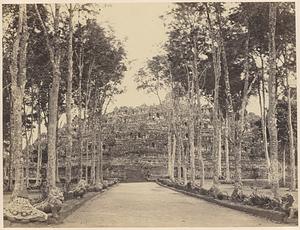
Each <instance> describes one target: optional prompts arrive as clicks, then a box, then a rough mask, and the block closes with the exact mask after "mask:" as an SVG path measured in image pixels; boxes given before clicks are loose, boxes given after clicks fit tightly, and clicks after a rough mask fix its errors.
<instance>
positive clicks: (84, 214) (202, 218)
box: [55, 182, 288, 228]
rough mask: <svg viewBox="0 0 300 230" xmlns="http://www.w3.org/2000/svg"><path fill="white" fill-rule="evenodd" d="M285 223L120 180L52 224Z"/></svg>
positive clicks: (131, 225) (75, 225) (232, 225)
mask: <svg viewBox="0 0 300 230" xmlns="http://www.w3.org/2000/svg"><path fill="white" fill-rule="evenodd" d="M259 226H262V227H263V226H265V227H267V226H288V225H284V224H278V223H275V222H272V221H269V220H266V219H263V218H260V217H255V216H252V215H249V214H247V213H244V212H239V211H236V210H232V209H229V208H225V207H220V206H218V205H216V204H212V203H209V202H206V201H204V200H201V199H197V198H194V197H190V196H187V195H184V194H181V193H178V192H175V191H173V190H170V189H167V188H164V187H161V186H159V185H157V184H156V183H153V182H148V183H121V184H119V185H117V186H116V187H113V188H112V189H111V190H109V191H107V192H106V193H103V194H101V195H99V196H96V197H94V198H93V199H91V200H90V201H88V202H86V203H85V204H84V205H83V206H82V207H80V208H79V209H77V210H76V211H75V212H73V213H72V214H71V215H70V216H69V217H67V218H66V219H65V220H64V223H63V224H61V225H58V226H55V227H82V228H83V227H259Z"/></svg>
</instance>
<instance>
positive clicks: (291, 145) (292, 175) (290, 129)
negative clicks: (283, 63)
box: [286, 76, 296, 191]
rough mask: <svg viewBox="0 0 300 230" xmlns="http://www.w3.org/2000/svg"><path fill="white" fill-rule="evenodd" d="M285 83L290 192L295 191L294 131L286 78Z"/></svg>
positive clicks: (289, 92)
mask: <svg viewBox="0 0 300 230" xmlns="http://www.w3.org/2000/svg"><path fill="white" fill-rule="evenodd" d="M286 81H287V91H288V93H287V100H288V133H289V153H290V178H291V182H290V190H291V191H295V189H296V166H295V163H296V162H295V146H294V130H293V126H292V104H291V88H290V84H289V79H288V76H286Z"/></svg>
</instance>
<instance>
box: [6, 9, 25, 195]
mask: <svg viewBox="0 0 300 230" xmlns="http://www.w3.org/2000/svg"><path fill="white" fill-rule="evenodd" d="M28 37H29V33H28V27H27V9H26V5H25V4H22V5H19V19H18V29H17V35H16V38H15V40H14V43H13V50H12V62H11V65H10V74H11V100H12V121H13V122H12V124H13V126H12V127H11V137H12V138H11V150H12V152H11V153H13V154H14V166H15V186H14V190H13V194H12V198H15V197H17V196H19V195H21V193H22V192H23V190H26V187H25V186H24V173H23V168H24V156H23V153H22V103H23V97H24V89H25V83H26V57H27V45H28Z"/></svg>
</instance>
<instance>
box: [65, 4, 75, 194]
mask: <svg viewBox="0 0 300 230" xmlns="http://www.w3.org/2000/svg"><path fill="white" fill-rule="evenodd" d="M73 11H74V7H73V5H72V4H70V6H69V7H68V13H69V18H68V22H69V25H68V26H69V28H68V30H69V31H68V32H69V41H68V78H67V94H66V116H67V139H68V142H67V146H66V147H67V148H66V179H67V181H66V182H67V190H69V185H70V183H71V180H72V162H71V156H72V142H73V140H72V83H73V13H74V12H73Z"/></svg>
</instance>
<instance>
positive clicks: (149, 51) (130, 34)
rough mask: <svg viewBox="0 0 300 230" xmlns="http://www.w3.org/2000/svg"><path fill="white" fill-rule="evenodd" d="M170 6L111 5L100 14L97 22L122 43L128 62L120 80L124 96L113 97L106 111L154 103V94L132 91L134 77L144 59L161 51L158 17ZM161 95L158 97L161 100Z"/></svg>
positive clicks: (162, 32)
mask: <svg viewBox="0 0 300 230" xmlns="http://www.w3.org/2000/svg"><path fill="white" fill-rule="evenodd" d="M171 7H172V4H171V3H115V4H111V6H110V7H107V8H104V9H103V10H102V11H101V13H100V15H99V16H98V18H97V21H98V22H99V23H100V24H101V25H104V26H107V25H109V26H110V27H112V29H113V30H114V32H115V36H116V37H117V38H118V39H119V40H121V41H123V44H124V48H125V50H126V53H127V59H128V61H127V62H129V64H128V66H127V68H128V70H127V71H126V72H125V77H124V79H123V81H122V87H124V88H125V93H123V94H121V95H117V96H115V97H114V100H113V103H112V104H111V105H110V107H109V110H112V109H113V108H114V107H115V106H118V107H119V106H138V105H142V104H147V105H152V104H158V98H157V97H156V96H155V95H152V94H147V93H146V92H145V91H142V90H137V89H136V88H137V84H136V83H135V81H134V76H135V74H136V73H137V71H138V70H139V69H140V68H141V67H143V66H144V65H145V62H146V61H147V59H150V58H151V57H153V56H155V55H157V54H159V53H161V52H162V50H161V48H160V47H161V45H162V44H163V43H164V42H165V41H166V40H167V34H166V30H165V28H164V25H163V20H162V19H160V18H159V17H160V16H161V15H164V14H165V13H166V12H167V11H168V10H169V9H171ZM165 93H166V92H161V93H160V94H161V96H162V97H164V96H165Z"/></svg>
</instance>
